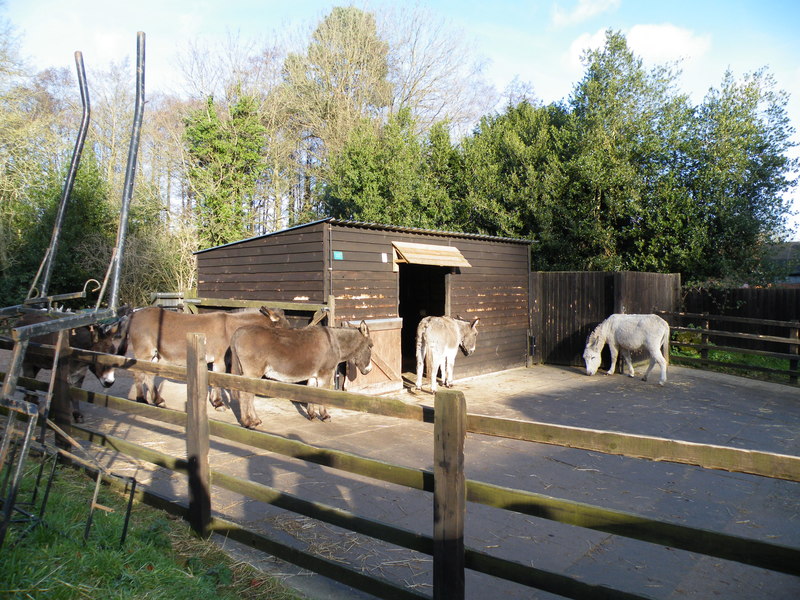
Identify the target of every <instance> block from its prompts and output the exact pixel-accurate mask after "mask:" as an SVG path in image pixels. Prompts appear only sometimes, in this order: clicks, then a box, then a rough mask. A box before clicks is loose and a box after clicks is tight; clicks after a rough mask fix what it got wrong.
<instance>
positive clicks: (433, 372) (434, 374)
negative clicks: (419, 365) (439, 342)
mask: <svg viewBox="0 0 800 600" xmlns="http://www.w3.org/2000/svg"><path fill="white" fill-rule="evenodd" d="M441 368H442V357H441V356H431V357H430V367H429V369H428V373H430V376H431V392H432V393H434V394H435V393H436V390H437V389H439V382H438V381H437V379H438V377H439V371H440V370H441ZM442 379H444V373H442Z"/></svg>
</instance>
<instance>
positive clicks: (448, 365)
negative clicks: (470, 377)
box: [443, 353, 456, 388]
mask: <svg viewBox="0 0 800 600" xmlns="http://www.w3.org/2000/svg"><path fill="white" fill-rule="evenodd" d="M455 362H456V356H455V353H454V354H449V353H448V354H447V355H446V356H445V357H444V374H443V379H444V384H445V386H447V387H449V388H451V387H453V365H454V363H455Z"/></svg>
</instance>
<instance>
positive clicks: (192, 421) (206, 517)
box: [186, 333, 211, 537]
mask: <svg viewBox="0 0 800 600" xmlns="http://www.w3.org/2000/svg"><path fill="white" fill-rule="evenodd" d="M186 343H187V345H188V347H187V354H186V458H187V460H188V463H189V523H190V525H191V526H192V529H194V531H195V532H196V533H197V534H198V535H200V536H202V537H207V536H208V535H209V533H210V532H209V524H210V522H211V486H210V482H209V467H208V448H209V441H208V406H207V402H208V364H207V362H206V337H205V335H203V334H201V333H189V334H187V336H186Z"/></svg>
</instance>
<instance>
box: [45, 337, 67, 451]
mask: <svg viewBox="0 0 800 600" xmlns="http://www.w3.org/2000/svg"><path fill="white" fill-rule="evenodd" d="M65 337H66V338H67V339H69V332H68V331H63V330H62V331H59V332H58V349H57V352H58V358H57V360H56V361H55V364H54V365H53V368H54V369H55V373H52V374H51V376H52V377H53V378H54V381H53V383H52V394H53V395H52V398H51V400H50V415H49V418H51V419H52V421H53V423H55V424H56V425H58V427H59V429H61V431H63V432H64V433H65V434H66V435H69V436H71V435H72V391H71V390H70V383H69V372H70V366H71V364H70V363H71V359H70V354H71V353H72V348H70V347H69V342H67V341H65V340H64V338H65ZM48 393H50V392H48ZM55 444H56V446H57V447H58V448H62V449H64V450H72V444H70V441H69V440H68V439H67V438H65V437H64V436H63V435H61V433H59V432H56V434H55Z"/></svg>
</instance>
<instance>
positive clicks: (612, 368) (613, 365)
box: [606, 344, 619, 375]
mask: <svg viewBox="0 0 800 600" xmlns="http://www.w3.org/2000/svg"><path fill="white" fill-rule="evenodd" d="M608 350H609V352H611V366H610V367H608V372H607V373H606V375H613V374H614V371H616V369H617V355H618V354H619V348H617V347H616V346H615V345H614V344H609V345H608Z"/></svg>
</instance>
